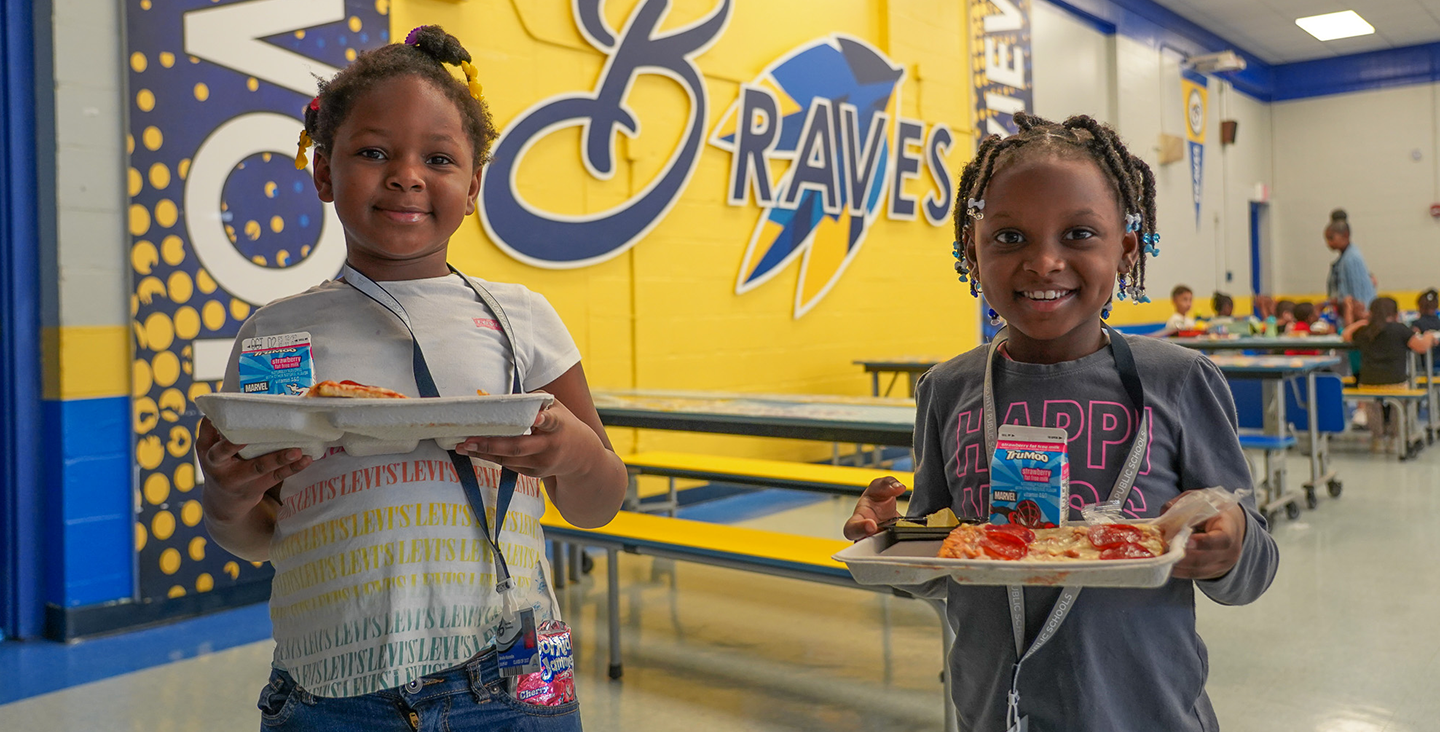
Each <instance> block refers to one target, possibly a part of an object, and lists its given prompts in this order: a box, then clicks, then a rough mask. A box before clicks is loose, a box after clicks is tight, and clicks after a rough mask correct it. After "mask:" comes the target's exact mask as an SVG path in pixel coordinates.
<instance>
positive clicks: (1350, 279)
mask: <svg viewBox="0 0 1440 732" xmlns="http://www.w3.org/2000/svg"><path fill="white" fill-rule="evenodd" d="M1325 244H1326V246H1328V247H1330V248H1331V249H1333V250H1335V251H1337V252H1339V253H1340V256H1339V257H1337V258H1336V259H1335V261H1334V262H1333V263H1331V265H1330V277H1329V278H1328V279H1327V280H1326V282H1325V296H1326V297H1328V298H1329V299H1330V300H1332V301H1334V302H1335V308H1336V310H1337V311H1338V312H1339V313H1340V317H1341V318H1342V319H1343V320H1344V323H1343V324H1344V325H1349V324H1350V323H1353V322H1355V321H1356V320H1359V319H1360V318H1362V317H1364V314H1365V307H1366V305H1367V304H1368V303H1370V302H1371V301H1372V300H1374V299H1375V286H1376V285H1377V284H1378V283H1377V282H1376V281H1375V277H1374V276H1373V275H1371V274H1370V268H1369V267H1366V266H1365V258H1364V257H1361V256H1360V249H1359V248H1358V247H1356V246H1354V245H1353V244H1351V242H1350V217H1349V215H1347V214H1346V213H1345V209H1343V208H1337V209H1335V210H1334V211H1331V212H1330V224H1329V225H1328V226H1326V227H1325Z"/></svg>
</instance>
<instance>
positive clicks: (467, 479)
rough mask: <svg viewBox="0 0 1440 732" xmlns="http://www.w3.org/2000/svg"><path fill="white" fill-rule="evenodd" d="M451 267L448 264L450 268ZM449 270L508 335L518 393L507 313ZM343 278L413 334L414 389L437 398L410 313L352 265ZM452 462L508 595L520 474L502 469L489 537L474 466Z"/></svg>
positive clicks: (453, 455)
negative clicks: (507, 542) (509, 535)
mask: <svg viewBox="0 0 1440 732" xmlns="http://www.w3.org/2000/svg"><path fill="white" fill-rule="evenodd" d="M447 266H448V265H447ZM450 271H451V272H453V273H455V274H456V275H459V277H460V279H462V280H464V281H465V284H467V285H469V286H470V289H471V290H474V291H475V294H476V296H478V297H479V298H480V301H481V302H483V303H485V307H488V308H490V312H492V313H494V314H495V320H496V321H498V322H499V323H500V332H501V334H502V335H504V336H505V341H506V343H507V344H508V345H509V347H510V356H511V358H510V391H509V392H508V393H510V394H519V393H520V391H521V387H520V356H519V355H518V353H517V352H516V350H515V332H514V330H512V329H511V327H510V319H509V318H508V317H506V316H505V310H504V309H503V308H501V307H500V303H499V301H497V300H496V299H495V296H494V295H491V294H490V291H489V290H486V289H485V288H484V287H481V286H480V285H478V284H476V283H475V281H474V280H472V279H470V278H469V277H466V276H465V275H463V274H460V272H459V270H457V269H455V268H454V267H450ZM340 276H341V277H343V278H344V279H345V282H346V284H348V285H350V286H351V287H353V288H355V289H356V290H359V291H360V293H361V294H363V295H365V296H366V297H368V298H370V299H371V300H374V301H375V303H376V304H378V305H379V306H380V307H383V308H385V309H386V310H389V311H390V313H391V314H392V315H394V316H395V317H396V318H398V319H399V320H400V322H401V324H403V325H404V326H405V330H406V331H407V332H409V333H410V345H411V356H412V359H413V362H412V363H413V366H414V370H415V386H416V387H417V388H418V389H419V390H420V396H421V397H427V398H428V397H438V396H440V389H439V388H438V387H437V386H436V385H435V379H434V377H433V375H432V374H431V373H430V366H429V364H427V363H426V362H425V354H424V352H423V351H421V350H420V340H419V339H417V338H416V337H415V329H414V328H413V327H411V325H410V314H409V313H406V312H405V307H404V306H403V305H401V304H400V301H399V300H396V299H395V296H394V295H391V294H390V293H389V291H387V290H386V289H385V288H383V287H381V286H380V285H379V284H377V283H376V282H375V281H374V280H372V279H370V278H369V277H366V276H365V275H364V274H362V273H361V272H360V271H358V270H356V269H355V268H353V267H351V266H350V265H349V264H346V265H345V268H344V269H342V270H340ZM449 452H450V462H451V463H452V464H453V465H454V466H455V474H456V476H457V477H458V478H459V480H460V485H461V487H462V488H464V489H465V499H466V500H467V501H469V503H470V510H471V511H472V512H474V514H475V522H476V523H477V524H479V525H480V534H481V535H482V536H484V537H485V541H486V542H487V543H489V544H490V549H491V551H493V552H494V553H495V589H496V591H497V592H507V591H509V590H510V589H511V588H512V587H514V586H515V582H514V580H512V579H510V566H509V564H508V563H506V561H505V555H504V554H502V553H501V552H500V532H501V531H503V530H504V528H505V515H506V514H507V513H509V512H510V499H511V498H513V497H514V496H515V483H516V482H517V481H518V480H519V475H518V474H516V473H515V471H513V470H510V469H509V468H502V469H501V470H500V486H499V490H498V491H497V492H496V494H495V536H494V537H491V536H490V524H489V522H488V521H487V520H486V519H485V499H484V498H483V496H482V494H481V492H480V481H479V479H478V478H476V477H475V466H474V464H473V463H471V462H470V458H468V457H466V456H464V455H461V454H460V453H458V452H456V451H454V450H450V451H449Z"/></svg>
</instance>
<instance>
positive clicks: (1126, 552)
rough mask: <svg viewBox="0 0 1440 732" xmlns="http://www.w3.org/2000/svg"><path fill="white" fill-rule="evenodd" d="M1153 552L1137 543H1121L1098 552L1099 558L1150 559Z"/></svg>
mask: <svg viewBox="0 0 1440 732" xmlns="http://www.w3.org/2000/svg"><path fill="white" fill-rule="evenodd" d="M1154 556H1155V553H1154V552H1152V551H1150V550H1149V549H1146V548H1145V547H1143V546H1140V545H1139V544H1121V545H1119V546H1115V547H1111V548H1109V549H1105V550H1103V551H1101V552H1100V558H1101V559H1151V558H1153V557H1154Z"/></svg>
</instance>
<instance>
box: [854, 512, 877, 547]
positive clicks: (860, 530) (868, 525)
mask: <svg viewBox="0 0 1440 732" xmlns="http://www.w3.org/2000/svg"><path fill="white" fill-rule="evenodd" d="M879 530H880V524H878V523H876V522H875V519H873V518H870V517H868V516H862V515H860V514H858V513H857V514H856V515H854V516H851V517H850V519H849V520H848V521H846V522H845V538H846V539H849V540H851V541H859V540H861V539H864V538H865V537H867V536H871V535H873V534H874V533H875V532H877V531H879Z"/></svg>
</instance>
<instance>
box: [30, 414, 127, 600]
mask: <svg viewBox="0 0 1440 732" xmlns="http://www.w3.org/2000/svg"><path fill="white" fill-rule="evenodd" d="M44 410H45V466H46V475H45V514H46V526H45V555H46V560H47V561H46V576H45V601H46V602H47V603H49V604H53V605H59V606H61V607H77V606H81V605H94V604H99V603H103V602H109V601H111V600H119V599H127V598H130V597H132V596H133V595H134V587H135V553H134V549H135V518H134V516H135V507H134V505H133V501H134V496H133V493H132V492H131V491H127V490H116V486H126V485H131V482H132V481H131V470H132V463H133V454H134V452H133V450H131V447H130V398H129V397H110V398H105V399H69V400H63V401H61V400H46V401H45V407H44Z"/></svg>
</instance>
